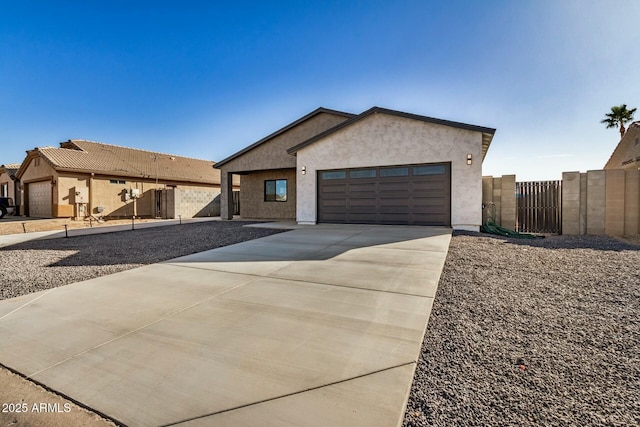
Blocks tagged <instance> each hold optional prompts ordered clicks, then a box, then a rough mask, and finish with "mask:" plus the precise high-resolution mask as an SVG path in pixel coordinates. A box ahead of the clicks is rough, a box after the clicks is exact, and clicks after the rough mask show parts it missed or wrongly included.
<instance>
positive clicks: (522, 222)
mask: <svg viewBox="0 0 640 427" xmlns="http://www.w3.org/2000/svg"><path fill="white" fill-rule="evenodd" d="M516 201H517V206H518V208H517V209H518V219H517V222H516V230H517V231H520V232H524V233H549V234H562V181H531V182H516Z"/></svg>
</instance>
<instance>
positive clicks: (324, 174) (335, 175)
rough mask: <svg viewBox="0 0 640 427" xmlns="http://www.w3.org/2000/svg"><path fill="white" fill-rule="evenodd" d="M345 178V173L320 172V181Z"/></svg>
mask: <svg viewBox="0 0 640 427" xmlns="http://www.w3.org/2000/svg"><path fill="white" fill-rule="evenodd" d="M346 177H347V173H346V172H345V171H336V172H322V179H345V178H346Z"/></svg>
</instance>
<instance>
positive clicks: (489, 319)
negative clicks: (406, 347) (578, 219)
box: [404, 233, 640, 427]
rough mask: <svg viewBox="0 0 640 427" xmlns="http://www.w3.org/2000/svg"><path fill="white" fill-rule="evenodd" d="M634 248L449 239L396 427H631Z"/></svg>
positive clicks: (638, 369) (635, 372)
mask: <svg viewBox="0 0 640 427" xmlns="http://www.w3.org/2000/svg"><path fill="white" fill-rule="evenodd" d="M639 266H640V246H634V245H632V244H628V243H623V242H620V241H618V240H615V239H613V238H609V237H595V236H555V237H550V238H547V239H539V240H534V241H527V240H515V239H506V238H499V237H492V236H488V235H483V234H479V233H456V234H454V237H453V238H452V240H451V246H450V249H449V254H448V257H447V261H446V264H445V268H444V270H443V275H442V278H441V281H440V284H439V288H438V292H437V295H436V299H435V302H434V307H433V311H432V314H431V318H430V321H429V325H428V328H427V332H426V335H425V340H424V343H423V348H422V354H421V357H420V360H419V362H418V366H417V368H416V375H415V377H414V383H413V386H412V389H411V395H410V399H409V404H408V407H407V412H406V415H405V420H404V426H405V427H409V426H485V425H492V426H542V425H544V426H555V425H572V426H632V425H640V317H639V315H640V270H639V269H638V268H639Z"/></svg>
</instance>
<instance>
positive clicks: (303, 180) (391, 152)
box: [297, 113, 482, 231]
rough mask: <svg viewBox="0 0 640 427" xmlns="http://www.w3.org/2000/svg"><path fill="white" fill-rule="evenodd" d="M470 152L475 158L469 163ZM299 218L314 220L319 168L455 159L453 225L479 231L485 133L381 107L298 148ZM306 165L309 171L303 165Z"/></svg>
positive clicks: (435, 161) (453, 167)
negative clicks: (303, 171)
mask: <svg viewBox="0 0 640 427" xmlns="http://www.w3.org/2000/svg"><path fill="white" fill-rule="evenodd" d="M467 154H471V155H472V156H473V164H472V165H470V166H469V165H467V164H466V159H467ZM297 156H298V172H297V181H298V184H297V193H298V202H297V221H298V222H300V223H315V222H316V220H317V207H316V185H317V183H316V175H317V174H316V171H318V170H324V169H332V168H353V167H364V166H380V165H401V164H412V163H437V162H451V225H452V227H453V228H456V229H466V230H473V231H478V230H479V227H480V224H481V221H482V134H481V133H479V132H473V131H469V130H464V129H458V128H453V127H449V126H443V125H437V124H432V123H425V122H422V121H418V120H413V119H409V118H404V117H396V116H391V115H387V114H382V113H377V114H373V115H371V116H369V117H366V118H364V119H363V120H361V121H359V122H357V123H354V124H352V125H351V126H348V127H346V128H344V129H342V130H339V131H337V132H335V133H333V134H331V135H329V136H328V137H326V138H324V139H322V140H320V141H317V142H315V143H313V144H310V145H308V146H307V147H304V148H302V149H301V150H300V151H298V153H297ZM303 166H304V167H306V174H305V175H302V174H301V168H302V167H303Z"/></svg>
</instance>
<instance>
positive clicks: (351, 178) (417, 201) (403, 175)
mask: <svg viewBox="0 0 640 427" xmlns="http://www.w3.org/2000/svg"><path fill="white" fill-rule="evenodd" d="M318 221H319V222H332V223H352V224H416V225H446V226H449V225H451V164H450V163H436V164H433V163H430V164H415V165H401V166H392V167H370V168H358V169H334V170H325V171H319V172H318Z"/></svg>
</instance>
